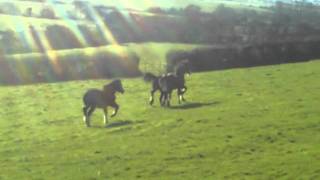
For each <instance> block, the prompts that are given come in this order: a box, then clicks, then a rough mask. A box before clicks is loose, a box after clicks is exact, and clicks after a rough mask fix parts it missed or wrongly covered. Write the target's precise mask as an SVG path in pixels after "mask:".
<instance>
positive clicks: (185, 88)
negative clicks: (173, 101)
mask: <svg viewBox="0 0 320 180" xmlns="http://www.w3.org/2000/svg"><path fill="white" fill-rule="evenodd" d="M183 89H184V90H183V91H182V92H181V100H182V101H186V99H184V97H183V94H184V93H186V92H187V89H188V88H187V87H186V86H184V87H183Z"/></svg>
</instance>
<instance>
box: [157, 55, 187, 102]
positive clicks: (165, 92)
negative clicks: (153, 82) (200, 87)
mask: <svg viewBox="0 0 320 180" xmlns="http://www.w3.org/2000/svg"><path fill="white" fill-rule="evenodd" d="M185 74H188V75H190V74H191V71H190V67H189V63H188V61H182V62H181V63H179V64H178V65H177V67H176V68H175V73H168V74H166V75H165V76H161V77H160V78H159V80H158V83H159V88H160V92H161V95H160V102H161V105H162V106H165V105H167V106H170V99H171V93H172V91H173V90H174V89H177V90H178V91H177V94H178V102H179V104H180V103H181V101H185V99H184V97H183V94H184V93H185V92H186V91H187V87H186V85H185V78H184V75H185Z"/></svg>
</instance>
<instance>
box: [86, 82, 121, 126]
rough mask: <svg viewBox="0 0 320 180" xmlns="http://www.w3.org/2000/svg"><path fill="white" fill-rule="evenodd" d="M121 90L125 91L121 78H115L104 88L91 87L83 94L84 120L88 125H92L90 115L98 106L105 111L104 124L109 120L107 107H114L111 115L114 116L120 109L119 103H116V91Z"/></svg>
mask: <svg viewBox="0 0 320 180" xmlns="http://www.w3.org/2000/svg"><path fill="white" fill-rule="evenodd" d="M116 92H120V93H124V89H123V87H122V83H121V80H114V81H112V82H111V83H109V84H106V85H104V86H103V90H99V89H90V90H88V91H87V92H86V93H85V94H84V96H83V103H84V107H83V114H84V117H83V120H84V122H85V123H86V125H87V127H90V116H91V115H92V113H93V112H94V110H95V109H96V108H101V109H102V110H103V113H104V116H103V118H104V124H105V125H106V124H107V122H108V117H107V107H108V106H111V107H113V108H114V112H113V114H112V115H111V117H114V116H115V115H116V114H117V112H118V110H119V105H118V104H117V103H116V101H115V100H116V96H115V93H116Z"/></svg>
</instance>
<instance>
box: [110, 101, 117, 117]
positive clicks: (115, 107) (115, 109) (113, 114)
mask: <svg viewBox="0 0 320 180" xmlns="http://www.w3.org/2000/svg"><path fill="white" fill-rule="evenodd" d="M111 107H113V108H114V111H113V113H112V115H111V117H114V116H115V115H117V113H118V110H119V105H118V104H117V103H116V102H114V103H112V104H111Z"/></svg>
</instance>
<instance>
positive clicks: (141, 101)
mask: <svg viewBox="0 0 320 180" xmlns="http://www.w3.org/2000/svg"><path fill="white" fill-rule="evenodd" d="M319 67H320V61H313V62H307V63H301V64H288V65H280V66H268V67H259V68H249V69H236V70H227V71H219V72H207V73H195V74H193V75H192V77H191V78H188V79H187V82H188V87H189V92H187V95H186V98H187V99H188V101H189V103H187V104H185V105H184V106H174V107H173V108H172V109H164V108H160V107H159V106H158V104H157V105H156V106H155V107H150V106H148V105H147V100H148V91H149V85H148V84H145V83H143V82H142V80H141V79H126V80H124V86H125V89H126V90H127V91H126V93H125V94H124V95H119V96H118V102H119V104H120V105H121V109H120V112H119V114H118V116H117V117H115V118H114V119H111V120H110V125H109V127H108V128H103V127H102V112H101V111H97V112H96V113H95V114H94V116H93V127H92V128H85V126H84V123H83V122H82V117H81V106H82V105H81V96H82V94H83V93H84V91H85V90H86V89H87V88H91V87H101V86H102V85H103V84H104V83H105V82H107V81H106V80H98V81H77V82H67V83H56V84H40V85H32V86H17V87H0V106H1V108H0V119H1V121H0V129H1V131H0V179H105V178H110V179H138V178H143V179H199V178H200V179H223V178H225V179H242V178H249V179H251V178H252V179H281V178H283V179H295V178H297V177H301V178H302V179H311V178H314V179H319V178H320V176H319V175H320V168H319V167H320V155H319V154H320V145H319V141H320V134H319V131H320V125H319V117H320V112H319V107H320V99H319V98H320V93H319V92H320V91H319V90H320V84H319V83H318V82H319V78H320V73H319ZM174 97H175V96H174ZM173 104H174V105H175V104H176V98H174V100H173Z"/></svg>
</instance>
